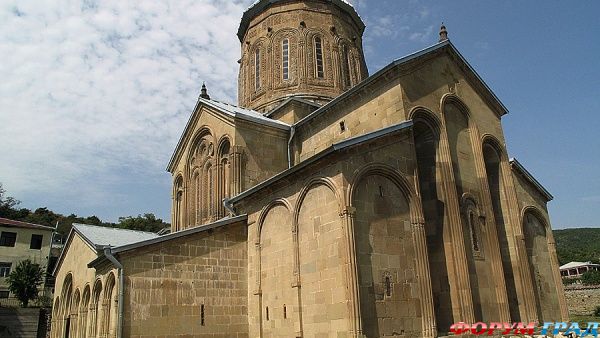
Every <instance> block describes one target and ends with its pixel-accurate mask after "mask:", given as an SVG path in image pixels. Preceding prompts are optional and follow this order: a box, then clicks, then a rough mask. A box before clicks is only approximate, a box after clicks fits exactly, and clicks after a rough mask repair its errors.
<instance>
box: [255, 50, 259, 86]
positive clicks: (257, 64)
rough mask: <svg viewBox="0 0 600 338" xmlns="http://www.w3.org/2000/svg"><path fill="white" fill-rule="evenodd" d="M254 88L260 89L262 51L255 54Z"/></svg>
mask: <svg viewBox="0 0 600 338" xmlns="http://www.w3.org/2000/svg"><path fill="white" fill-rule="evenodd" d="M254 88H255V89H256V90H259V89H260V49H258V48H257V49H256V51H255V52H254Z"/></svg>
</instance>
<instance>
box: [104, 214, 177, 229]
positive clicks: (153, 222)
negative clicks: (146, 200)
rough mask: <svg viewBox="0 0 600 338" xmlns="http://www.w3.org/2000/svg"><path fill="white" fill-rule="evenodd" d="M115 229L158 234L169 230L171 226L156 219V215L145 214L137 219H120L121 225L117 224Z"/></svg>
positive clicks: (129, 217) (131, 217)
mask: <svg viewBox="0 0 600 338" xmlns="http://www.w3.org/2000/svg"><path fill="white" fill-rule="evenodd" d="M115 227H116V228H121V229H129V230H140V231H149V232H158V231H160V230H162V229H164V228H168V227H169V224H168V223H165V222H163V220H162V219H160V218H156V216H154V214H144V216H142V215H138V216H137V217H133V216H128V217H119V223H117V224H115Z"/></svg>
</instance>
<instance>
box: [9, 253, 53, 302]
mask: <svg viewBox="0 0 600 338" xmlns="http://www.w3.org/2000/svg"><path fill="white" fill-rule="evenodd" d="M43 280H44V269H43V268H42V267H41V266H40V265H39V264H36V263H33V262H31V261H30V260H29V259H26V260H24V261H21V262H19V264H18V265H17V267H16V269H15V270H14V271H13V272H11V273H10V274H9V275H8V279H7V281H8V289H9V290H10V291H11V292H12V293H13V294H15V296H16V297H17V299H18V300H19V301H20V302H21V305H23V307H27V306H28V305H29V301H31V300H34V299H36V298H37V296H38V287H39V286H40V285H41V284H42V281H43Z"/></svg>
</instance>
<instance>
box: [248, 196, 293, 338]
mask: <svg viewBox="0 0 600 338" xmlns="http://www.w3.org/2000/svg"><path fill="white" fill-rule="evenodd" d="M258 224H259V228H258V231H259V234H258V237H259V238H258V240H259V253H258V254H259V267H258V269H257V270H258V274H259V287H260V290H261V291H262V292H261V293H260V297H261V299H260V302H259V304H260V308H261V311H262V312H265V311H266V309H267V308H270V309H272V313H271V316H270V318H269V320H268V321H267V318H266V317H263V318H262V323H261V326H262V330H263V334H264V335H265V336H281V337H292V336H294V334H295V332H296V331H295V324H296V319H297V318H298V316H294V315H293V308H292V307H290V309H289V311H288V310H286V317H287V318H284V317H283V316H282V315H281V313H283V312H281V313H280V312H279V311H278V310H276V309H283V307H284V306H285V304H297V303H298V301H297V300H298V293H297V291H296V289H294V288H293V281H294V265H295V262H294V260H295V259H294V258H295V254H294V239H293V233H292V225H291V224H292V212H291V210H290V205H289V203H287V201H286V200H283V199H282V200H276V201H273V202H272V203H270V204H269V205H267V207H266V208H265V209H264V210H263V212H262V213H261V216H260V218H259V223H258ZM281 311H283V310H281Z"/></svg>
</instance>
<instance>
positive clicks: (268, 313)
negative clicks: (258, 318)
mask: <svg viewBox="0 0 600 338" xmlns="http://www.w3.org/2000/svg"><path fill="white" fill-rule="evenodd" d="M267 320H269V307H268V306H267Z"/></svg>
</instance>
